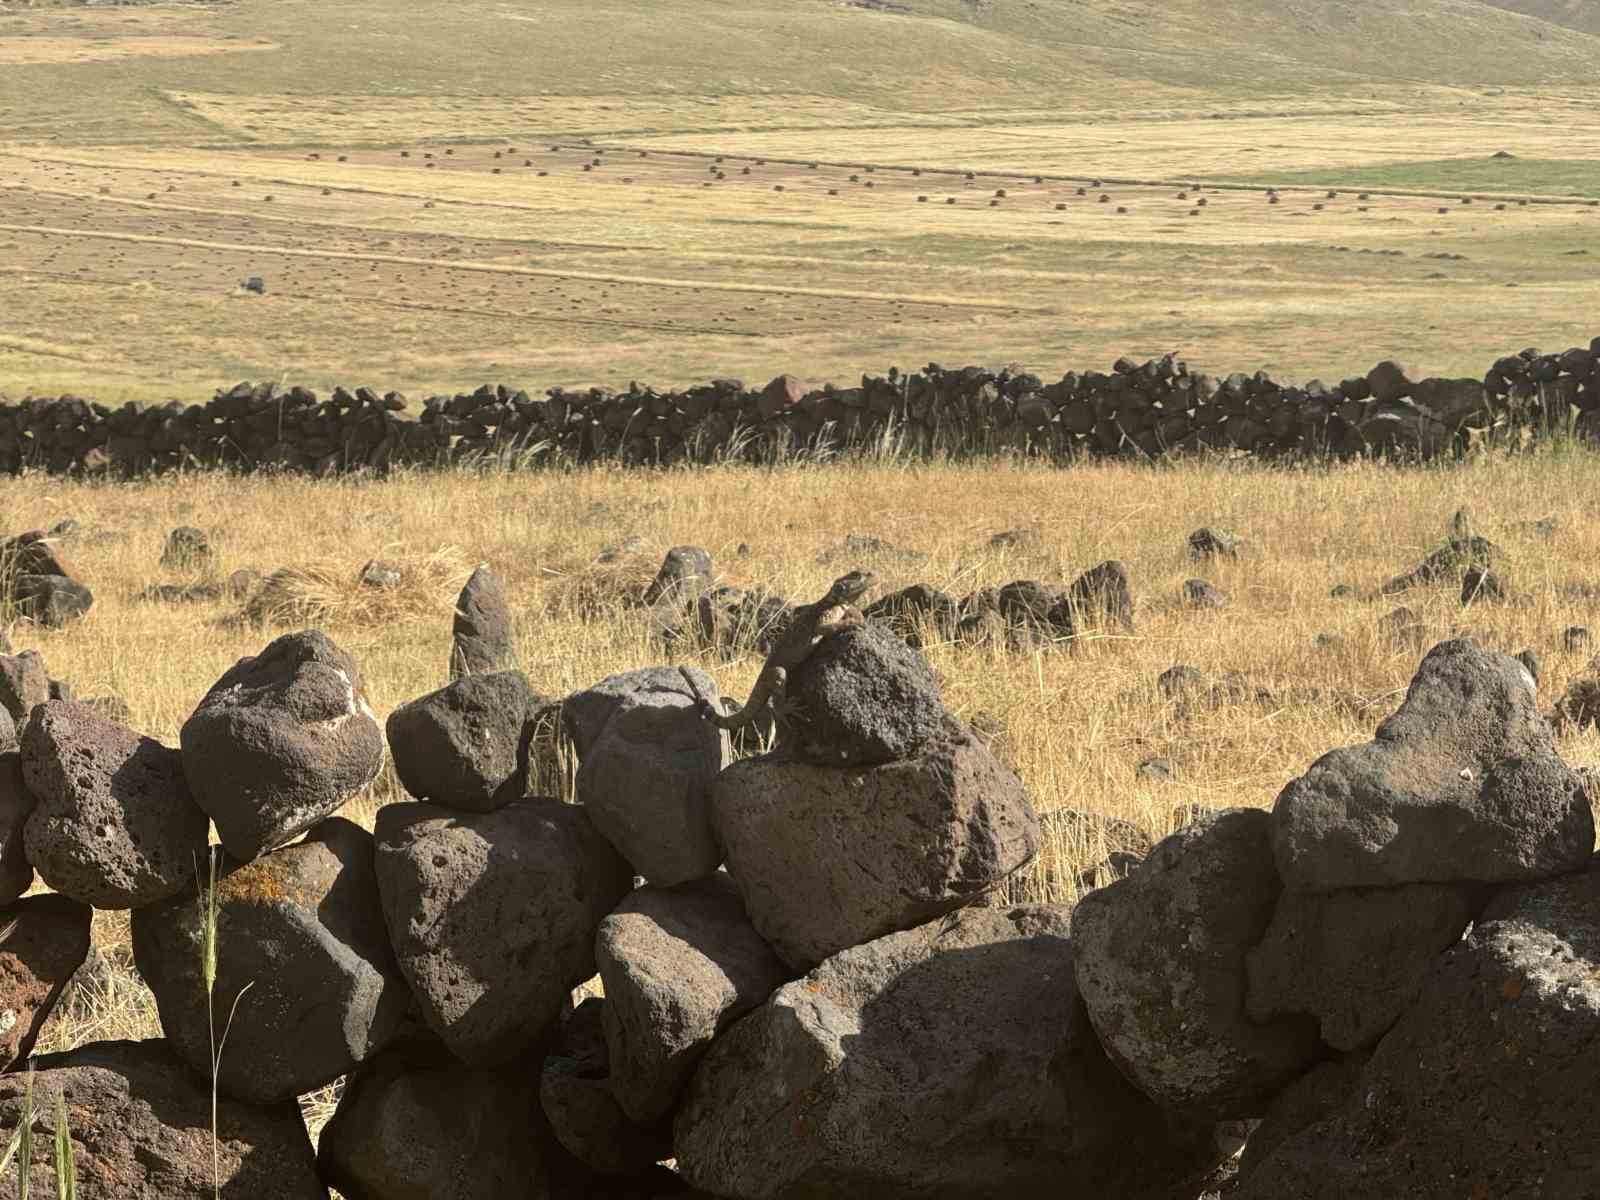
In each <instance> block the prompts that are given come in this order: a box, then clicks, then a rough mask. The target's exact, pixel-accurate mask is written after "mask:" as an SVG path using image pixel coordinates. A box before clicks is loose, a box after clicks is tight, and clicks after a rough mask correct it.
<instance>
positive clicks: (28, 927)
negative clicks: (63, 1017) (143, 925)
mask: <svg viewBox="0 0 1600 1200" xmlns="http://www.w3.org/2000/svg"><path fill="white" fill-rule="evenodd" d="M92 916H93V913H92V912H91V911H90V909H89V906H88V905H87V904H79V903H78V902H77V901H76V900H69V899H67V897H65V896H52V895H49V894H45V895H39V896H29V897H28V898H27V899H26V900H19V901H17V902H16V903H15V904H9V905H7V906H6V907H5V908H3V909H0V1016H3V1018H4V1019H3V1021H0V1070H4V1071H11V1070H15V1069H16V1068H17V1067H20V1066H21V1065H22V1064H23V1063H24V1062H25V1061H26V1060H27V1058H28V1056H29V1055H30V1054H32V1053H33V1044H34V1042H35V1041H36V1040H37V1039H38V1037H39V1031H40V1030H41V1029H43V1028H44V1023H45V1021H46V1020H47V1019H48V1018H49V1016H50V1013H51V1011H52V1010H53V1009H54V1008H55V1006H56V1002H57V1001H58V1000H60V999H61V994H62V992H63V991H64V990H65V989H66V986H67V983H68V982H69V981H70V980H71V979H72V976H73V973H74V972H75V971H76V970H77V969H78V968H79V967H80V966H82V965H83V960H84V959H85V958H87V957H88V955H89V920H90V918H91V917H92Z"/></svg>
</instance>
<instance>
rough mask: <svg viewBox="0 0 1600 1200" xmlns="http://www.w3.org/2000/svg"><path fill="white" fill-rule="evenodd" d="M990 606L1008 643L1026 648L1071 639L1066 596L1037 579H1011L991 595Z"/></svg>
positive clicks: (1070, 619)
mask: <svg viewBox="0 0 1600 1200" xmlns="http://www.w3.org/2000/svg"><path fill="white" fill-rule="evenodd" d="M994 607H995V611H997V612H998V613H999V614H1000V616H1001V618H1002V619H1003V620H1004V621H1005V625H1006V630H1007V635H1008V640H1009V641H1011V642H1012V643H1015V644H1018V645H1026V644H1031V643H1034V642H1046V641H1055V640H1057V639H1061V638H1069V637H1071V636H1072V633H1073V625H1072V608H1071V605H1070V603H1069V601H1068V599H1067V596H1066V593H1064V592H1061V591H1058V590H1056V589H1054V588H1050V587H1046V586H1045V585H1044V584H1043V583H1040V582H1039V581H1038V580H1037V579H1015V580H1012V581H1011V582H1010V583H1008V584H1006V585H1005V586H1004V587H1002V588H1000V589H999V590H998V591H997V592H996V593H995V595H994Z"/></svg>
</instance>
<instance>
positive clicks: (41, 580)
mask: <svg viewBox="0 0 1600 1200" xmlns="http://www.w3.org/2000/svg"><path fill="white" fill-rule="evenodd" d="M11 593H12V599H13V601H14V602H15V604H16V609H17V615H18V616H22V617H27V618H28V619H29V620H31V621H33V622H34V623H35V624H37V625H43V626H45V627H46V628H47V629H59V628H61V627H62V626H65V625H67V624H69V623H70V622H72V621H75V620H77V619H78V618H79V617H82V616H85V615H86V614H87V613H88V611H89V609H90V608H91V607H92V606H93V605H94V594H93V593H92V592H90V591H89V589H88V588H87V587H85V586H84V585H83V584H81V583H79V582H78V581H77V580H75V579H68V578H66V577H64V576H61V575H18V576H17V577H16V578H15V579H14V580H13V581H12V587H11Z"/></svg>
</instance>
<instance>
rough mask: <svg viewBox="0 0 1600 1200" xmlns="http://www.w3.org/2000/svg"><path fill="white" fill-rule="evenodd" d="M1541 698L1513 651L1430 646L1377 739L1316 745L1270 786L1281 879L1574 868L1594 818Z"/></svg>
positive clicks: (1313, 881) (1423, 877)
mask: <svg viewBox="0 0 1600 1200" xmlns="http://www.w3.org/2000/svg"><path fill="white" fill-rule="evenodd" d="M1536 699H1537V689H1536V687H1535V685H1534V682H1533V679H1532V678H1531V677H1530V676H1529V674H1528V672H1527V669H1526V668H1525V667H1523V665H1522V664H1521V663H1519V662H1517V661H1516V660H1515V659H1513V658H1511V657H1509V656H1508V655H1504V654H1496V653H1491V652H1486V651H1484V650H1481V649H1479V648H1478V647H1477V646H1476V645H1475V644H1474V643H1472V642H1470V641H1450V642H1442V643H1440V644H1439V645H1437V646H1435V647H1434V648H1433V649H1432V650H1431V651H1429V652H1428V655H1427V657H1426V658H1424V659H1423V661H1422V666H1421V667H1420V669H1419V670H1418V671H1417V675H1416V677H1415V678H1414V679H1413V680H1412V681H1411V687H1410V689H1409V690H1408V691H1407V693H1406V699H1405V702H1404V703H1403V704H1402V705H1401V706H1400V708H1399V710H1398V711H1397V712H1395V713H1394V715H1392V716H1390V717H1389V718H1388V719H1387V720H1385V721H1384V722H1383V723H1382V724H1381V725H1379V726H1378V730H1377V734H1376V736H1375V737H1374V739H1373V740H1372V741H1370V742H1367V743H1365V744H1364V745H1359V746H1351V747H1347V748H1344V749H1340V750H1334V751H1332V752H1331V753H1329V754H1325V755H1323V756H1322V757H1321V758H1319V759H1318V760H1317V761H1316V762H1315V763H1313V764H1312V765H1311V768H1310V770H1309V771H1308V772H1307V773H1306V774H1305V775H1303V776H1301V777H1300V778H1299V779H1296V780H1294V781H1292V782H1291V783H1290V784H1289V786H1288V787H1286V788H1285V789H1284V790H1283V792H1282V794H1281V795H1279V797H1278V802H1277V805H1276V807H1275V808H1274V810H1273V820H1274V839H1275V849H1276V854H1277V861H1278V869H1279V871H1280V872H1281V874H1282V876H1283V879H1284V882H1285V884H1286V885H1287V886H1289V887H1291V888H1294V889H1297V890H1310V891H1327V890H1331V889H1335V888H1351V887H1390V886H1396V885H1400V884H1406V883H1455V882H1484V883H1494V882H1511V881H1515V880H1525V879H1537V878H1541V877H1543V876H1547V875H1553V874H1559V873H1561V872H1563V871H1571V870H1576V869H1578V868H1579V867H1581V866H1582V865H1583V864H1584V863H1585V862H1586V861H1587V859H1588V857H1589V855H1590V854H1591V853H1592V852H1593V849H1594V816H1593V813H1592V812H1591V811H1590V807H1589V802H1588V799H1587V798H1586V796H1585V792H1584V787H1583V783H1582V781H1581V780H1579V778H1578V777H1577V776H1576V775H1575V774H1574V773H1573V771H1572V770H1571V768H1569V767H1568V766H1567V765H1566V764H1565V763H1564V762H1562V761H1561V759H1560V758H1559V757H1558V756H1557V755H1556V753H1555V748H1554V743H1553V740H1552V736H1551V732H1550V727H1549V725H1548V724H1547V723H1546V722H1545V720H1544V719H1543V718H1542V717H1541V716H1540V715H1539V713H1538V711H1537V709H1536V707H1535V702H1536Z"/></svg>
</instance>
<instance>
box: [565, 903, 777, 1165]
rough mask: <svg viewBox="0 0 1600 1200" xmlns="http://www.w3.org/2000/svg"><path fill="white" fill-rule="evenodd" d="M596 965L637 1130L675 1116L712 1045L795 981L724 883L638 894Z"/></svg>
mask: <svg viewBox="0 0 1600 1200" xmlns="http://www.w3.org/2000/svg"><path fill="white" fill-rule="evenodd" d="M595 956H596V959H597V961H598V965H599V971H600V979H601V982H602V983H603V984H604V986H605V996H606V1002H605V1038H606V1043H607V1045H608V1046H609V1047H610V1070H609V1074H610V1089H611V1091H612V1092H613V1093H614V1094H615V1096H616V1101H617V1103H619V1104H620V1105H621V1106H622V1110H623V1112H625V1113H626V1114H627V1115H628V1116H629V1117H631V1118H632V1119H633V1120H635V1121H644V1122H649V1121H655V1120H657V1119H659V1118H661V1117H663V1116H666V1115H668V1114H669V1113H670V1112H671V1111H672V1109H673V1106H674V1105H675V1104H676V1102H677V1099H678V1095H679V1093H680V1092H681V1091H682V1090H683V1086H684V1084H685V1083H686V1082H687V1081H688V1079H689V1076H690V1075H691V1074H692V1073H693V1072H694V1068H695V1065H696V1064H697V1063H698V1062H699V1061H700V1058H701V1056H702V1055H703V1054H704V1053H705V1052H706V1050H707V1049H708V1048H709V1047H710V1045H711V1042H712V1039H713V1038H715V1037H716V1036H718V1035H719V1034H720V1033H722V1032H723V1031H724V1030H725V1029H727V1028H728V1027H729V1026H730V1025H732V1024H733V1023H734V1022H735V1021H737V1020H738V1019H739V1018H740V1017H742V1016H743V1015H744V1014H745V1013H747V1012H749V1011H750V1010H751V1009H753V1008H755V1007H756V1006H757V1005H759V1004H762V1003H764V1002H765V1001H766V999H767V997H768V996H770V995H771V994H772V992H773V991H774V990H775V989H777V988H778V987H779V986H781V985H782V984H783V983H784V982H786V981H787V980H788V979H790V978H792V972H790V971H788V970H787V969H785V967H784V965H783V964H782V963H781V962H780V961H779V960H778V957H777V956H776V955H775V954H774V953H773V952H772V949H771V947H769V946H768V945H767V944H766V942H764V941H762V940H761V935H760V934H758V933H757V932H756V931H755V927H754V926H753V925H751V924H750V920H749V918H748V917H747V916H746V915H745V911H744V905H743V904H742V903H741V902H740V900H739V893H738V890H737V888H736V887H735V886H734V884H733V881H732V880H731V879H729V878H728V877H727V876H726V875H723V874H716V875H712V876H711V877H710V878H708V879H703V880H700V881H698V882H695V883H688V884H684V885H683V886H681V887H675V888H658V887H644V888H640V889H638V890H637V891H635V892H633V893H632V894H631V895H629V896H628V898H627V899H625V900H624V901H623V902H622V904H621V906H620V907H618V909H617V910H616V911H615V912H613V913H612V914H611V915H610V916H608V917H607V918H606V919H605V920H604V921H602V922H601V923H600V932H599V934H598V935H597V937H596V940H595ZM580 1157H581V1156H580Z"/></svg>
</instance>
